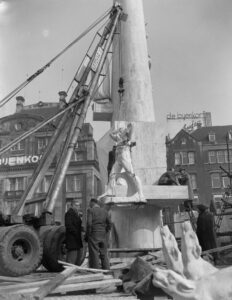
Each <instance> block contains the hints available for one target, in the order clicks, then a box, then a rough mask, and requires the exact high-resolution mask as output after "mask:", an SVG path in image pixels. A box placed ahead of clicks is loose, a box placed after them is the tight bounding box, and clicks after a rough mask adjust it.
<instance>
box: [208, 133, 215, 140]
mask: <svg viewBox="0 0 232 300" xmlns="http://www.w3.org/2000/svg"><path fill="white" fill-rule="evenodd" d="M215 140H216V136H215V133H214V132H210V133H209V141H210V142H215Z"/></svg>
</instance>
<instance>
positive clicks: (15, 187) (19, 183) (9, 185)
mask: <svg viewBox="0 0 232 300" xmlns="http://www.w3.org/2000/svg"><path fill="white" fill-rule="evenodd" d="M25 182H26V177H14V178H7V180H6V191H22V190H24V189H25Z"/></svg>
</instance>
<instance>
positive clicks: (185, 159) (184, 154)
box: [181, 152, 188, 165]
mask: <svg viewBox="0 0 232 300" xmlns="http://www.w3.org/2000/svg"><path fill="white" fill-rule="evenodd" d="M181 156H182V165H187V164H188V153H187V152H182V153H181Z"/></svg>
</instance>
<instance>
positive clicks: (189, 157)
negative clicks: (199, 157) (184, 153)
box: [188, 152, 195, 165]
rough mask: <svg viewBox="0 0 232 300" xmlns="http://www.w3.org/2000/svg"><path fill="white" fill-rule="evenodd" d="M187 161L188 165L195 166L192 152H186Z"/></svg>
mask: <svg viewBox="0 0 232 300" xmlns="http://www.w3.org/2000/svg"><path fill="white" fill-rule="evenodd" d="M188 161H189V165H194V164H195V153H194V152H188Z"/></svg>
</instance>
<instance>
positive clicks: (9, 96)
mask: <svg viewBox="0 0 232 300" xmlns="http://www.w3.org/2000/svg"><path fill="white" fill-rule="evenodd" d="M111 11H112V8H111V9H108V10H107V11H106V12H105V13H104V14H103V15H102V16H101V17H99V18H98V19H97V20H96V21H95V22H94V23H92V24H91V25H90V26H89V27H88V28H87V29H86V30H85V31H84V32H83V33H82V34H80V35H79V36H78V37H77V38H76V39H75V40H74V41H72V42H71V43H70V44H69V45H68V46H67V47H65V48H64V49H63V50H62V51H61V52H59V53H58V54H57V55H56V56H55V57H54V58H52V59H51V60H50V61H49V62H48V63H47V64H46V65H45V66H43V67H42V68H40V69H39V70H38V71H36V72H35V73H34V74H33V75H31V76H30V77H29V78H28V79H27V80H25V81H24V82H23V83H21V84H20V85H19V86H18V87H17V88H16V89H14V90H13V91H12V92H10V93H9V94H8V95H7V96H6V97H4V98H3V99H2V100H1V101H0V107H2V106H4V105H5V104H6V103H7V102H9V101H10V100H11V99H12V98H13V97H14V96H15V95H16V94H17V93H18V92H19V91H20V90H22V89H23V88H24V87H26V86H27V85H28V84H29V83H30V82H31V81H32V80H34V79H35V78H36V77H37V76H39V75H40V74H41V73H42V72H43V71H44V70H45V69H47V68H48V67H50V65H51V64H52V63H53V62H54V61H55V60H57V59H58V58H59V57H60V56H61V55H63V54H64V53H65V52H66V51H67V50H69V49H70V48H71V47H72V46H73V45H74V44H75V43H77V42H78V41H79V40H80V39H81V38H83V37H84V36H85V35H86V34H87V33H89V32H90V31H91V30H92V29H93V28H94V27H95V26H97V25H98V24H99V23H100V22H101V21H102V20H103V19H105V18H106V17H107V16H108V15H109V14H110V12H111Z"/></svg>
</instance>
